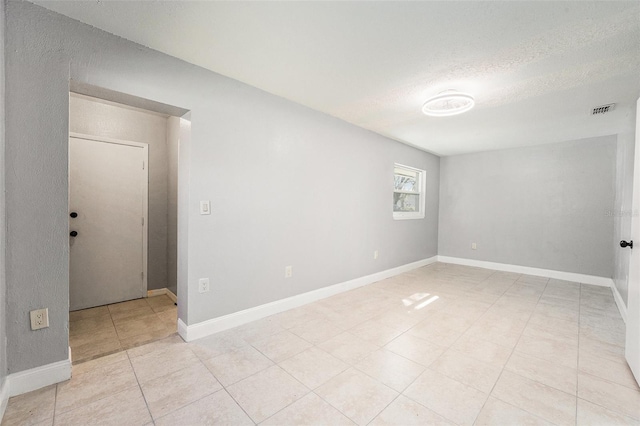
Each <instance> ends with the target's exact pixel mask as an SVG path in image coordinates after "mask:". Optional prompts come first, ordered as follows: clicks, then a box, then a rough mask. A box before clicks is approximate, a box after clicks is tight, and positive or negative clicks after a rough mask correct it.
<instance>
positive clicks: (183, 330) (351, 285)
mask: <svg viewBox="0 0 640 426" xmlns="http://www.w3.org/2000/svg"><path fill="white" fill-rule="evenodd" d="M436 261H437V256H433V257H430V258H427V259H422V260H419V261H417V262H412V263H408V264H406V265H402V266H398V267H396V268H391V269H387V270H384V271H381V272H376V273H375V274H371V275H366V276H364V277H360V278H356V279H353V280H349V281H345V282H342V283H338V284H334V285H330V286H328V287H323V288H319V289H317V290H313V291H309V292H307V293H302V294H298V295H296V296H292V297H287V298H286V299H281V300H276V301H274V302H270V303H266V304H264V305H259V306H256V307H253V308H249V309H245V310H243V311H239V312H234V313H232V314H229V315H224V316H221V317H218V318H213V319H210V320H207V321H202V322H199V323H196V324H192V325H187V324H185V323H184V322H183V321H182V320H181V319H178V333H179V334H180V336H181V337H182V338H183V339H184V340H185V341H187V342H191V341H193V340H196V339H200V338H203V337H206V336H210V335H212V334H215V333H219V332H221V331H224V330H228V329H230V328H234V327H238V326H240V325H243V324H246V323H248V322H251V321H256V320H259V319H261V318H265V317H268V316H270V315H275V314H277V313H280V312H283V311H286V310H289V309H293V308H297V307H299V306H302V305H306V304H308V303H312V302H315V301H318V300H321V299H325V298H327V297H331V296H333V295H336V294H339V293H343V292H345V291H349V290H353V289H355V288H358V287H363V286H365V285H368V284H371V283H374V282H377V281H380V280H384V279H386V278H390V277H393V276H395V275H399V274H402V273H404V272H408V271H411V270H413V269H416V268H421V267H423V266H426V265H430V264H432V263H435V262H436Z"/></svg>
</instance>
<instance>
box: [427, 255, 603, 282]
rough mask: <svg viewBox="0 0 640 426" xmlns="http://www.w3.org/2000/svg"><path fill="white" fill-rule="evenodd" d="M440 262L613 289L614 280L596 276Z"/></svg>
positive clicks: (453, 260)
mask: <svg viewBox="0 0 640 426" xmlns="http://www.w3.org/2000/svg"><path fill="white" fill-rule="evenodd" d="M438 262H443V263H453V264H455V265H465V266H475V267H478V268H484V269H495V270H496V271H505V272H515V273H518V274H527V275H537V276H540V277H547V278H555V279H558V280H565V281H573V282H577V283H582V284H591V285H599V286H603V287H611V286H612V284H613V280H612V279H611V278H606V277H598V276H595V275H584V274H576V273H574V272H562V271H554V270H551V269H540V268H531V267H529V266H519V265H509V264H506V263H495V262H485V261H484V260H474V259H464V258H461V257H449V256H438Z"/></svg>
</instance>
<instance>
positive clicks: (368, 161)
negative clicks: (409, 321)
mask: <svg viewBox="0 0 640 426" xmlns="http://www.w3.org/2000/svg"><path fill="white" fill-rule="evenodd" d="M7 11H8V21H7V53H8V54H7V68H6V72H7V92H6V101H7V111H8V114H7V139H6V142H7V156H8V158H9V159H10V160H11V165H10V167H11V169H10V171H9V173H8V175H7V213H8V215H7V220H8V223H9V232H8V245H7V246H8V248H9V249H8V256H7V259H8V262H7V273H8V274H7V290H8V292H7V298H8V300H7V306H8V315H9V318H11V321H10V322H9V324H8V330H7V334H8V338H9V346H8V362H9V370H10V372H16V371H21V370H25V369H27V368H32V367H35V366H40V365H44V364H48V363H51V362H55V361H59V360H62V359H65V358H66V357H67V333H68V331H67V328H68V291H69V287H68V254H69V247H68V235H67V230H68V225H67V156H68V148H67V146H68V142H67V132H68V108H69V101H68V98H69V96H68V90H69V79H70V78H71V79H73V80H75V81H78V82H80V83H85V84H91V85H95V86H98V87H104V88H106V89H109V90H113V91H117V92H122V93H128V94H131V95H134V96H137V97H140V98H145V99H150V100H153V101H156V102H161V103H164V104H169V105H175V106H178V107H181V108H184V109H187V110H189V111H191V116H190V117H191V139H190V142H189V144H190V146H189V152H190V157H189V160H188V161H189V162H188V168H189V174H188V179H189V180H188V194H184V196H185V198H184V199H188V200H189V201H188V208H187V209H186V210H187V213H186V214H187V218H186V221H187V223H188V236H187V240H185V241H186V244H187V249H186V250H185V252H188V255H189V257H188V261H186V265H187V278H186V279H187V298H184V297H183V296H182V291H181V290H180V289H178V291H179V293H180V294H181V300H185V299H188V310H187V309H180V310H179V315H181V319H182V320H183V321H184V322H185V323H186V324H194V323H198V322H201V321H204V320H208V319H212V318H216V317H219V316H222V315H225V314H229V313H233V312H237V311H240V310H243V309H247V308H251V307H254V306H257V305H261V304H264V303H268V302H271V301H275V300H279V299H282V298H285V297H289V296H293V295H296V294H300V293H304V292H308V291H311V290H315V289H318V288H322V287H325V286H328V285H332V284H336V283H340V282H344V281H347V280H350V279H354V278H358V277H361V276H365V275H369V274H372V273H375V272H378V271H382V270H386V269H389V268H392V267H396V266H400V265H403V264H407V263H410V262H414V261H418V260H421V259H425V258H428V257H431V256H434V255H436V254H437V240H438V199H439V164H440V160H439V158H438V157H436V156H433V155H431V154H428V153H425V152H422V151H419V150H417V149H414V148H411V147H409V146H406V145H403V144H400V143H398V142H395V141H392V140H390V139H387V138H385V137H382V136H380V135H377V134H374V133H372V132H369V131H366V130H363V129H360V128H357V127H355V126H352V125H349V124H347V123H345V122H343V121H340V120H337V119H335V118H333V117H330V116H327V115H324V114H321V113H318V112H316V111H313V110H310V109H308V108H305V107H302V106H300V105H297V104H294V103H292V102H290V101H287V100H285V99H282V98H278V97H275V96H273V95H270V94H268V93H265V92H263V91H260V90H258V89H255V88H252V87H250V86H247V85H245V84H243V83H240V82H238V81H235V80H232V79H229V78H226V77H223V76H220V75H218V74H215V73H212V72H210V71H206V70H204V69H201V68H198V67H196V66H193V65H189V64H187V63H185V62H182V61H180V60H177V59H175V58H172V57H169V56H167V55H164V54H160V53H158V52H155V51H152V50H150V49H146V48H144V47H142V46H139V45H136V44H133V43H131V42H128V41H126V40H124V39H122V38H118V37H115V36H113V35H110V34H107V33H105V32H102V31H99V30H97V29H95V28H92V27H90V26H87V25H84V24H81V23H79V22H76V21H73V20H71V19H68V18H66V17H63V16H61V15H57V14H55V13H52V12H50V11H47V10H45V9H43V8H40V7H38V6H35V5H33V4H31V3H27V2H9V3H8V6H7ZM301 78H303V76H301ZM180 152H181V153H182V148H181V151H180ZM394 162H399V163H402V164H406V165H409V166H414V167H418V168H422V169H425V170H426V171H427V209H426V218H425V219H423V220H405V221H394V220H393V218H392V199H393V198H392V191H393V164H394ZM180 164H181V165H182V160H181V162H180ZM179 173H182V172H181V171H180V172H179ZM179 197H180V200H182V199H183V196H182V195H179ZM199 200H211V205H212V214H211V215H208V216H202V215H200V214H199V212H198V210H199ZM178 221H179V222H180V221H181V219H180V217H179V218H178ZM180 229H183V228H182V227H181V228H180ZM178 244H179V247H180V246H181V245H182V244H184V242H183V241H182V240H180V241H179V243H178ZM374 250H379V252H380V257H379V258H378V259H377V260H374V259H373V251H374ZM287 265H292V266H293V277H292V278H289V279H285V278H284V269H285V266H287ZM180 267H181V266H179V268H180ZM179 272H180V271H179ZM201 277H209V278H210V279H211V292H209V293H203V294H200V293H198V291H197V283H198V279H199V278H201ZM44 306H46V307H48V308H49V312H50V322H51V327H50V328H48V329H45V330H39V331H38V332H32V331H30V330H29V322H28V312H29V310H31V309H34V308H38V307H44Z"/></svg>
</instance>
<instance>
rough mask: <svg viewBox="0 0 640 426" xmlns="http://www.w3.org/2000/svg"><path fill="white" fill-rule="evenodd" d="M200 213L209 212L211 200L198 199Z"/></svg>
mask: <svg viewBox="0 0 640 426" xmlns="http://www.w3.org/2000/svg"><path fill="white" fill-rule="evenodd" d="M200 214H211V201H208V200H206V201H200Z"/></svg>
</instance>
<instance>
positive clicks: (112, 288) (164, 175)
mask: <svg viewBox="0 0 640 426" xmlns="http://www.w3.org/2000/svg"><path fill="white" fill-rule="evenodd" d="M81 89H82V90H78V91H77V92H75V91H74V92H71V93H70V96H69V136H70V137H69V233H70V235H69V245H70V253H69V259H70V260H69V306H70V314H69V346H70V347H71V354H72V362H73V363H74V364H78V363H81V362H84V361H88V360H91V359H94V358H97V357H100V356H105V355H108V354H112V353H115V352H119V351H122V350H126V349H129V348H132V347H135V346H139V345H142V344H145V343H149V342H152V341H155V340H159V339H162V338H165V337H168V336H170V335H172V334H175V333H176V332H177V319H178V307H177V305H178V297H177V295H178V281H179V279H178V179H179V176H178V154H179V151H180V144H181V142H182V143H184V142H185V141H184V139H188V138H185V131H188V130H189V129H190V126H185V121H186V120H185V119H184V118H180V117H182V116H183V115H184V114H185V113H186V111H184V110H180V109H178V108H174V107H168V106H166V105H162V104H156V103H155V102H152V101H146V100H141V99H138V98H133V97H131V96H128V95H123V94H117V93H115V92H108V91H105V90H104V89H91V88H87V87H82V88H81ZM87 91H89V92H94V93H87ZM118 101H120V102H118ZM125 102H126V103H125ZM141 106H142V107H141ZM181 140H182V141H181Z"/></svg>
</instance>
